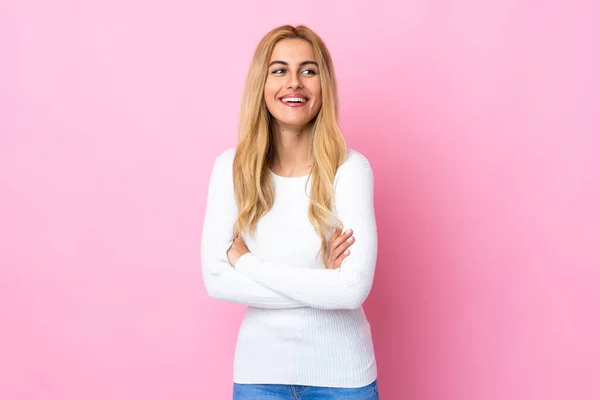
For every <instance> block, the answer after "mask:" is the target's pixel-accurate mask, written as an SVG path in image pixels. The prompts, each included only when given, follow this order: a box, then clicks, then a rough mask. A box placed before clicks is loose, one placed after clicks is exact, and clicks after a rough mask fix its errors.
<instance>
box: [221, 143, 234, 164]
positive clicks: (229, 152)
mask: <svg viewBox="0 0 600 400" xmlns="http://www.w3.org/2000/svg"><path fill="white" fill-rule="evenodd" d="M234 156H235V147H230V148H228V149H225V150H224V151H222V152H221V153H219V154H218V155H217V160H216V161H218V162H220V163H223V164H226V163H229V164H233V157H234Z"/></svg>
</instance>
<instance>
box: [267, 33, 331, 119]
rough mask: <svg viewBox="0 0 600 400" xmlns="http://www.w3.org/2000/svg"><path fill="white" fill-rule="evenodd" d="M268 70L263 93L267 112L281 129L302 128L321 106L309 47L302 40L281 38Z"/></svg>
mask: <svg viewBox="0 0 600 400" xmlns="http://www.w3.org/2000/svg"><path fill="white" fill-rule="evenodd" d="M268 68H269V69H268V74H267V81H266V82H265V93H264V95H265V101H266V103H267V109H268V110H269V112H270V113H271V115H273V117H275V119H276V120H277V121H278V123H279V125H281V126H283V127H285V126H294V127H300V128H302V127H304V126H305V125H306V124H308V123H309V122H310V121H311V120H312V119H313V118H314V117H315V116H316V115H317V113H318V112H319V110H320V109H321V104H322V99H321V78H320V77H319V67H318V65H317V62H316V60H315V57H314V54H313V50H312V46H311V45H310V44H309V43H308V42H306V41H305V40H302V39H282V40H280V41H279V42H277V44H276V45H275V48H274V49H273V54H272V55H271V60H270V61H269V67H268ZM298 100H299V101H298Z"/></svg>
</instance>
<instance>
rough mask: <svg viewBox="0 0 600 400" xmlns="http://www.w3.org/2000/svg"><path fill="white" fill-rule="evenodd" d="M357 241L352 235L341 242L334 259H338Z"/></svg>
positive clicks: (334, 251)
mask: <svg viewBox="0 0 600 400" xmlns="http://www.w3.org/2000/svg"><path fill="white" fill-rule="evenodd" d="M354 242H356V239H355V238H354V236H350V237H349V238H348V239H346V240H344V241H343V242H341V243H340V244H339V245H338V246H337V247H336V248H335V249H334V250H333V256H334V259H337V258H338V257H339V256H340V255H341V254H342V253H343V252H344V251H346V250H347V249H348V248H349V247H350V246H352V245H353V244H354Z"/></svg>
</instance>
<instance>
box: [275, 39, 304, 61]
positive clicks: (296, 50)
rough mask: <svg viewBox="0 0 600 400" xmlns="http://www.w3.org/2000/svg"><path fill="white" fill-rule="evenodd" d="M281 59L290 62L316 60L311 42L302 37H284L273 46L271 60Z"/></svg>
mask: <svg viewBox="0 0 600 400" xmlns="http://www.w3.org/2000/svg"><path fill="white" fill-rule="evenodd" d="M274 60H280V61H287V62H290V63H296V61H297V62H302V61H315V55H314V52H313V49H312V46H311V44H310V43H308V42H307V41H306V40H302V39H282V40H280V41H279V42H277V44H276V45H275V47H274V48H273V53H272V54H271V61H274Z"/></svg>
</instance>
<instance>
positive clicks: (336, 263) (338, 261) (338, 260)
mask: <svg viewBox="0 0 600 400" xmlns="http://www.w3.org/2000/svg"><path fill="white" fill-rule="evenodd" d="M349 255H350V250H346V251H345V252H343V253H342V254H341V255H340V256H339V257H338V258H337V259H336V260H335V263H334V265H335V268H336V269H338V268H339V267H341V266H342V261H344V260H345V259H346V257H348V256H349Z"/></svg>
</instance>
